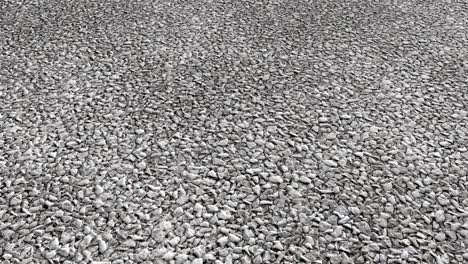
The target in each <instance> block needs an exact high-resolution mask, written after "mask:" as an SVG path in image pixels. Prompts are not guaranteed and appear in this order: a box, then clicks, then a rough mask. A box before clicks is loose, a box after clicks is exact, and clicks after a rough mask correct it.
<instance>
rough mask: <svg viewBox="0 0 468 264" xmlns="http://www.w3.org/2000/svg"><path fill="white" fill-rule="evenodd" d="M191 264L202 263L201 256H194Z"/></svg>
mask: <svg viewBox="0 0 468 264" xmlns="http://www.w3.org/2000/svg"><path fill="white" fill-rule="evenodd" d="M192 264H203V259H202V258H196V259H194V260H193V261H192Z"/></svg>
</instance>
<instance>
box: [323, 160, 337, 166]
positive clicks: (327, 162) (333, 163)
mask: <svg viewBox="0 0 468 264" xmlns="http://www.w3.org/2000/svg"><path fill="white" fill-rule="evenodd" d="M323 163H324V164H325V165H327V166H328V167H337V166H338V163H336V162H334V161H333V160H324V161H323Z"/></svg>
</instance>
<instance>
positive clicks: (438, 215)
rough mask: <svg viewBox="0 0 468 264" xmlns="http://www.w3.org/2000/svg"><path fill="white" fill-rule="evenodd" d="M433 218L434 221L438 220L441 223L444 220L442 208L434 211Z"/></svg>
mask: <svg viewBox="0 0 468 264" xmlns="http://www.w3.org/2000/svg"><path fill="white" fill-rule="evenodd" d="M434 217H435V220H436V222H439V223H442V222H444V221H445V214H444V210H437V211H436V212H435V216H434Z"/></svg>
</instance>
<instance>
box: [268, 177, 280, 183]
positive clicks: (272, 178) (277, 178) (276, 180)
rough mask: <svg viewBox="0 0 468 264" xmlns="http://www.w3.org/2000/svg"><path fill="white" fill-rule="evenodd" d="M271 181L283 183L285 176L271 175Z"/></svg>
mask: <svg viewBox="0 0 468 264" xmlns="http://www.w3.org/2000/svg"><path fill="white" fill-rule="evenodd" d="M269 181H270V182H272V183H276V184H281V183H283V178H281V177H280V176H271V177H270V178H269Z"/></svg>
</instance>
